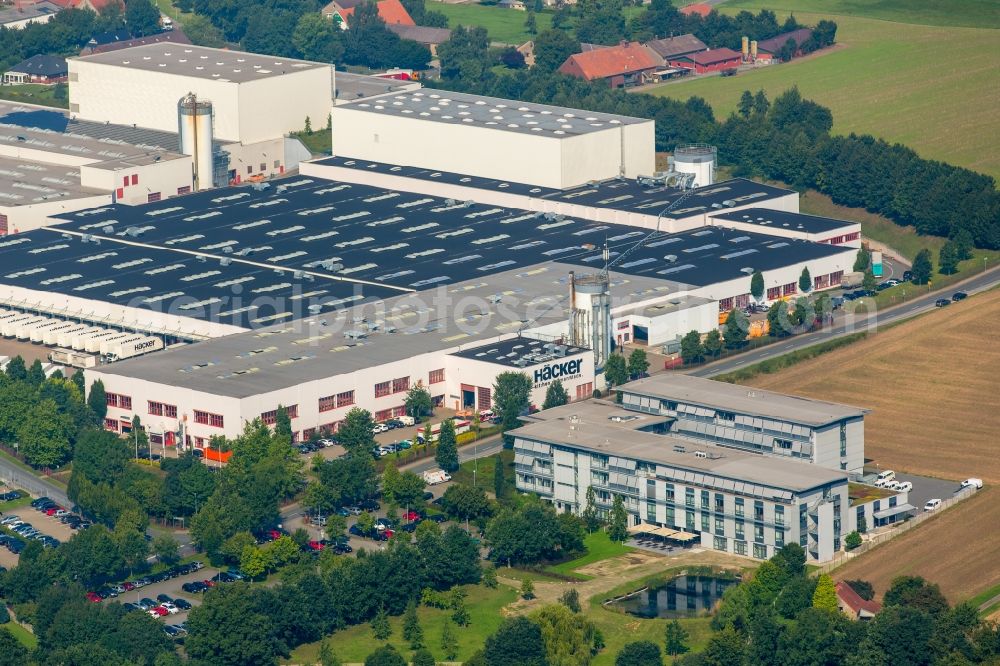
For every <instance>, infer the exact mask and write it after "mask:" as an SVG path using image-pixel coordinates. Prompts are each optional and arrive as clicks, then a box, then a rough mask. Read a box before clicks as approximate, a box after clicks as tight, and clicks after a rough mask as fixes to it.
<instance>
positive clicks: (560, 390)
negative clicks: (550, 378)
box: [542, 379, 569, 409]
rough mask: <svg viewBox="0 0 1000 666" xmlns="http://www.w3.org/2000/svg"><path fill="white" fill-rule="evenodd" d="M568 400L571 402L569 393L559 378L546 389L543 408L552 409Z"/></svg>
mask: <svg viewBox="0 0 1000 666" xmlns="http://www.w3.org/2000/svg"><path fill="white" fill-rule="evenodd" d="M567 402H569V393H567V392H566V389H565V387H563V384H562V382H561V381H559V380H558V379H557V380H555V381H554V382H552V383H551V384H549V387H548V388H547V389H545V401H544V402H543V403H542V409H552V408H553V407H559V406H560V405H565V404H566V403H567Z"/></svg>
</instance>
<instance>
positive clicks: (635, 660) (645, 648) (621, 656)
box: [615, 641, 663, 666]
mask: <svg viewBox="0 0 1000 666" xmlns="http://www.w3.org/2000/svg"><path fill="white" fill-rule="evenodd" d="M615 666H663V657H662V656H660V646H659V645H657V644H656V643H653V642H652V641H635V642H632V643H626V644H625V647H623V648H622V649H621V651H620V652H619V653H618V655H617V656H616V657H615Z"/></svg>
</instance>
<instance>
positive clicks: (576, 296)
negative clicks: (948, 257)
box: [569, 273, 611, 371]
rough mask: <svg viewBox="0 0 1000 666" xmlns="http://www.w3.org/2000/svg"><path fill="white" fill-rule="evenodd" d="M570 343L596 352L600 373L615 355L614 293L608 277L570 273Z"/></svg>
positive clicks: (605, 275) (605, 274) (599, 274)
mask: <svg viewBox="0 0 1000 666" xmlns="http://www.w3.org/2000/svg"><path fill="white" fill-rule="evenodd" d="M569 279H570V301H571V302H570V319H569V322H570V342H571V343H572V344H574V345H579V346H581V347H590V348H591V349H592V350H593V351H594V367H595V368H596V369H597V370H598V371H600V370H601V369H602V368H603V367H604V363H605V362H606V361H607V360H608V356H609V355H610V354H611V289H610V281H609V279H608V275H607V273H598V274H596V275H580V276H576V275H574V274H573V273H570V276H569Z"/></svg>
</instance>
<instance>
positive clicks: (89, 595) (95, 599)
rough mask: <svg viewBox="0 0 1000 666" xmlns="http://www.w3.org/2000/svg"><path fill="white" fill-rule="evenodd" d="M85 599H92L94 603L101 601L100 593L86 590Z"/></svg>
mask: <svg viewBox="0 0 1000 666" xmlns="http://www.w3.org/2000/svg"><path fill="white" fill-rule="evenodd" d="M87 601H92V602H94V603H95V604H99V603H101V595H99V594H98V593H97V592H87Z"/></svg>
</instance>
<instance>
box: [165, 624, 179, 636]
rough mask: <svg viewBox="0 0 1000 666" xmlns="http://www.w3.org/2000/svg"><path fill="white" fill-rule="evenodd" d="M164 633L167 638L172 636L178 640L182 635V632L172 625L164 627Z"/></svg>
mask: <svg viewBox="0 0 1000 666" xmlns="http://www.w3.org/2000/svg"><path fill="white" fill-rule="evenodd" d="M163 633H165V634H166V635H167V636H170V637H171V638H177V637H178V636H180V635H181V630H180V629H178V628H177V627H175V626H174V625H172V624H165V625H163Z"/></svg>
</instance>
